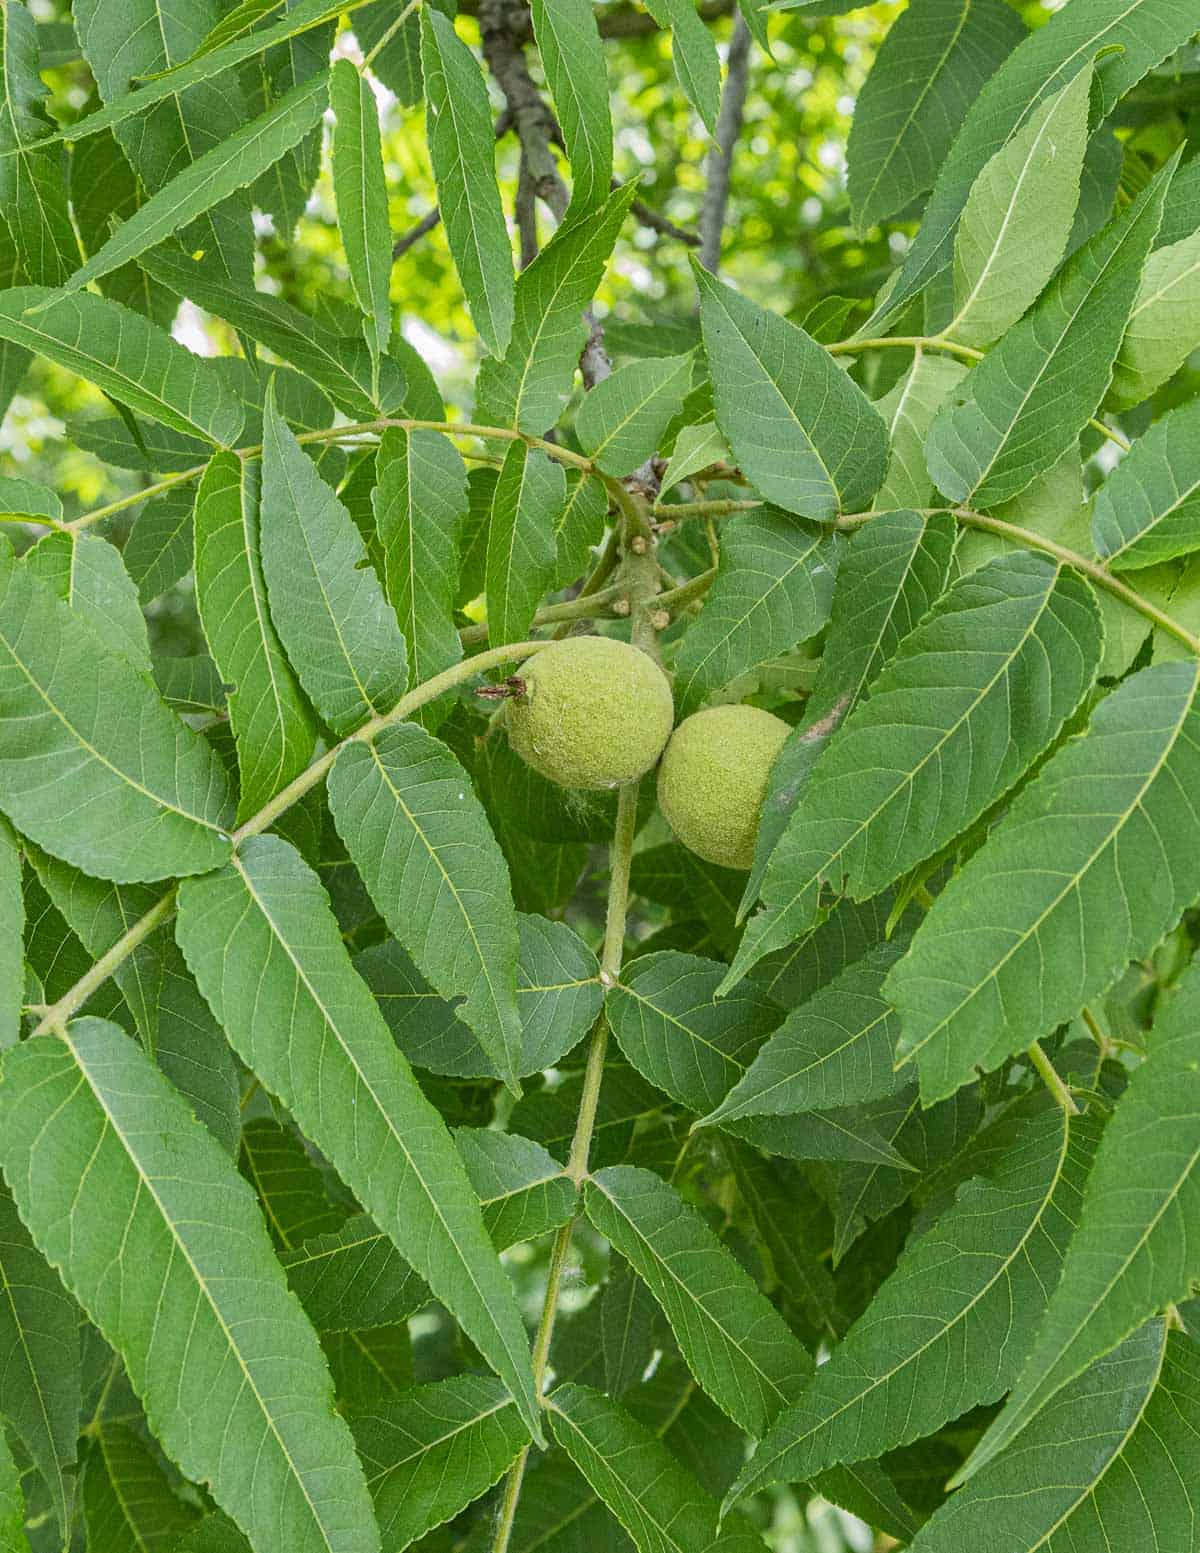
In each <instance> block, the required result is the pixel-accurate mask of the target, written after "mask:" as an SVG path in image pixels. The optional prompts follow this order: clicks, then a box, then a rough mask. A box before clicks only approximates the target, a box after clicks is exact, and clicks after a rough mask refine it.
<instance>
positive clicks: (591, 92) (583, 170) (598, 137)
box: [530, 0, 613, 219]
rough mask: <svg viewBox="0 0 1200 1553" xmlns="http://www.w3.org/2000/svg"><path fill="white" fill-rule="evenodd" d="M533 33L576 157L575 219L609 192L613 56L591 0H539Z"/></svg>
mask: <svg viewBox="0 0 1200 1553" xmlns="http://www.w3.org/2000/svg"><path fill="white" fill-rule="evenodd" d="M530 10H531V14H532V17H533V35H534V38H535V40H536V42H537V48H538V53H539V54H540V55H541V59H542V66H543V68H544V69H545V72H546V80H547V83H548V84H549V87H550V94H551V96H552V97H553V99H554V107H555V110H556V113H557V115H558V122H559V124H560V125H561V126H562V132H563V139H564V141H565V142H566V148H567V157H568V159H569V161H570V163H571V184H572V188H571V212H572V219H574V217H575V216H577V215H585V214H586V213H587V212H588V211H589V210H592V209H593V208H594V207H595V206H597V205H602V204H603V203H604V201H605V200H606V199H607V198H608V192H609V186H610V184H611V183H612V159H613V146H612V140H613V135H612V116H611V114H610V112H609V106H608V61H607V60H606V58H605V54H604V48H603V46H602V44H601V42H600V32H599V29H598V28H597V26H596V19H595V16H594V15H593V12H592V8H591V5H590V4H589V3H588V0H533V4H532V6H531V7H530Z"/></svg>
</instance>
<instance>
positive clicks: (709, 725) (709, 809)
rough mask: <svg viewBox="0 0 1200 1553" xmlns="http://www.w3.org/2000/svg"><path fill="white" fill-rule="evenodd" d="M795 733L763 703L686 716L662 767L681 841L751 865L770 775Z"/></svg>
mask: <svg viewBox="0 0 1200 1553" xmlns="http://www.w3.org/2000/svg"><path fill="white" fill-rule="evenodd" d="M790 732H791V729H790V728H789V727H788V725H787V723H785V722H784V721H783V719H782V718H779V717H773V716H772V715H771V713H770V712H764V711H761V710H760V709H759V708H758V707H756V706H715V707H712V708H711V709H710V710H709V711H707V712H695V713H693V715H692V716H691V717H688V718H685V719H684V721H683V722H681V723H680V725H679V727H678V728H676V730H675V732H674V733H673V734H672V736H671V741H670V743H669V744H668V745H667V749H666V753H665V754H664V755H663V758H662V765H661V766H660V767H659V770H658V807H659V808H660V809H661V810H662V813H663V817H664V819H665V820H666V822H667V824H668V825H669V826H670V827H671V829H672V831H673V832H674V834H675V838H676V840H677V841H680V842H682V843H683V845H684V846H685V847H687V848H688V850H689V851H690V852H695V853H696V855H697V856H698V857H702V858H705V859H706V860H707V861H708V862H710V863H719V864H720V865H721V867H722V868H740V869H746V868H749V867H750V865H751V863H752V862H753V861H754V841H755V837H756V836H757V835H758V817H759V813H760V811H761V809H762V804H763V799H764V797H765V796H766V792H767V780H768V778H769V777H770V775H771V767H772V766H773V765H774V763H775V757H776V756H777V755H778V754H779V751H780V748H781V746H782V744H783V742H784V740H785V739H786V738H787V736H788V734H789V733H790Z"/></svg>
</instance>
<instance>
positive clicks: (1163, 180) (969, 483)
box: [925, 159, 1175, 507]
mask: <svg viewBox="0 0 1200 1553" xmlns="http://www.w3.org/2000/svg"><path fill="white" fill-rule="evenodd" d="M1174 168H1175V160H1174V159H1173V160H1172V161H1171V162H1170V163H1168V165H1167V166H1166V167H1165V168H1164V169H1163V170H1162V172H1161V173H1159V174H1158V176H1157V177H1156V178H1155V179H1154V181H1153V182H1152V183H1151V184H1150V186H1149V188H1147V189H1146V190H1145V191H1144V192H1143V193H1142V194H1141V195H1140V196H1139V198H1138V199H1137V200H1136V201H1135V202H1134V203H1133V204H1132V205H1131V206H1130V207H1129V209H1128V210H1126V211H1123V212H1122V213H1121V214H1120V215H1118V216H1116V217H1115V218H1114V219H1113V220H1112V221H1111V222H1109V224H1108V225H1107V226H1106V227H1104V228H1103V230H1101V231H1099V232H1097V233H1096V235H1095V237H1093V238H1092V239H1091V240H1090V241H1089V242H1087V243H1085V245H1084V246H1083V247H1082V248H1081V249H1080V250H1079V251H1078V253H1075V254H1073V255H1072V256H1071V258H1069V259H1068V260H1067V262H1066V264H1065V265H1064V266H1063V268H1062V270H1061V271H1060V272H1059V274H1058V275H1057V276H1056V277H1055V279H1054V280H1053V281H1052V283H1051V284H1050V286H1049V287H1048V289H1047V290H1046V292H1045V294H1044V295H1043V296H1042V297H1041V299H1040V300H1039V301H1038V303H1037V304H1036V306H1034V307H1033V308H1032V309H1031V310H1030V312H1029V313H1027V314H1026V316H1025V317H1024V318H1023V319H1021V321H1020V322H1019V323H1017V324H1015V325H1014V326H1013V327H1012V328H1011V329H1010V330H1009V331H1008V333H1007V334H1006V335H1005V336H1004V339H1003V340H1002V341H1001V342H1000V344H998V345H997V346H996V347H995V348H994V349H993V350H991V351H989V352H988V354H987V355H986V356H985V357H984V359H983V360H982V361H981V362H980V363H979V364H978V365H977V366H975V367H973V368H972V369H971V371H970V372H969V373H968V374H967V376H966V377H965V378H964V379H963V381H962V383H961V385H960V386H959V388H958V389H957V390H956V391H955V395H954V401H955V402H953V403H951V404H948V405H944V406H943V407H942V409H941V410H940V411H939V412H938V414H937V417H936V418H935V420H934V423H933V426H932V427H931V429H930V432H929V437H928V439H927V440H926V443H925V458H926V462H927V463H928V465H929V473H930V474H931V475H932V476H933V480H934V484H935V485H936V486H937V488H938V489H939V490H940V491H942V492H943V493H944V494H945V495H946V496H948V497H949V498H950V500H951V501H956V502H966V501H969V502H972V503H973V504H974V505H975V506H977V507H994V506H996V505H997V504H998V503H999V502H1003V501H1008V500H1009V499H1010V498H1011V497H1013V496H1016V495H1017V494H1018V493H1019V492H1021V491H1023V490H1024V489H1025V487H1026V486H1027V485H1029V484H1030V483H1031V482H1032V481H1033V480H1035V479H1036V478H1037V476H1038V475H1039V474H1042V473H1043V472H1044V471H1045V470H1047V469H1049V468H1050V467H1051V466H1052V465H1053V464H1056V463H1057V462H1058V460H1059V459H1060V458H1061V457H1062V456H1063V454H1064V453H1065V452H1066V451H1067V450H1068V448H1072V447H1074V445H1075V441H1076V438H1077V437H1078V435H1079V433H1080V432H1081V431H1082V430H1083V428H1084V426H1086V425H1087V423H1088V419H1089V417H1090V416H1092V415H1094V414H1095V412H1096V409H1097V407H1098V405H1099V404H1100V401H1101V399H1102V398H1103V397H1104V391H1105V389H1106V388H1107V387H1108V383H1109V379H1110V377H1111V376H1112V368H1113V362H1114V361H1115V360H1116V356H1117V350H1118V348H1119V346H1120V344H1121V340H1122V337H1123V336H1124V333H1125V325H1126V323H1127V321H1128V319H1129V310H1130V308H1131V307H1132V306H1133V300H1134V297H1135V296H1136V295H1137V288H1138V283H1139V281H1140V279H1141V274H1142V265H1143V264H1144V263H1145V260H1146V255H1147V254H1148V253H1149V252H1150V245H1151V244H1152V243H1153V241H1154V234H1155V233H1156V232H1157V231H1158V224H1159V221H1160V220H1161V219H1162V204H1163V198H1164V196H1165V194H1166V191H1167V187H1168V185H1169V183H1170V180H1171V174H1172V172H1173V171H1174Z"/></svg>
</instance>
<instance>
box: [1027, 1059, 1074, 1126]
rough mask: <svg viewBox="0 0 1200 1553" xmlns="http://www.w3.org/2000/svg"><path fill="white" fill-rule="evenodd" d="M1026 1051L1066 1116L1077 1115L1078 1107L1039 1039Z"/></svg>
mask: <svg viewBox="0 0 1200 1553" xmlns="http://www.w3.org/2000/svg"><path fill="white" fill-rule="evenodd" d="M1026 1051H1027V1052H1028V1054H1029V1060H1030V1061H1031V1062H1032V1063H1033V1065H1034V1067H1035V1068H1036V1069H1037V1071H1038V1073H1039V1074H1040V1075H1041V1077H1042V1082H1043V1083H1044V1084H1045V1086H1046V1088H1047V1089H1048V1090H1049V1091H1050V1093H1051V1094H1052V1095H1053V1096H1054V1098H1055V1099H1056V1100H1057V1101H1058V1103H1059V1105H1061V1106H1062V1108H1063V1110H1064V1111H1065V1112H1066V1113H1067V1115H1068V1116H1078V1115H1079V1107H1078V1106H1077V1105H1076V1104H1075V1100H1074V1097H1073V1096H1072V1094H1071V1091H1070V1090H1069V1089H1068V1088H1067V1086H1066V1084H1065V1083H1064V1082H1063V1081H1062V1079H1061V1078H1060V1077H1059V1076H1058V1071H1057V1069H1056V1068H1055V1066H1054V1064H1053V1063H1052V1062H1051V1061H1050V1059H1049V1057H1047V1056H1046V1053H1045V1051H1044V1050H1043V1048H1042V1043H1041V1042H1040V1041H1034V1042H1033V1043H1032V1045H1030V1046H1028V1047H1026Z"/></svg>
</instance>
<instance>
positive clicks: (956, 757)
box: [729, 550, 1102, 982]
mask: <svg viewBox="0 0 1200 1553" xmlns="http://www.w3.org/2000/svg"><path fill="white" fill-rule="evenodd" d="M1101 645H1102V633H1101V628H1100V616H1099V612H1098V610H1097V608H1096V603H1095V599H1094V597H1093V595H1092V592H1091V589H1090V588H1089V587H1088V585H1087V584H1086V583H1084V582H1083V581H1082V580H1081V579H1080V578H1078V577H1077V576H1075V574H1074V573H1072V572H1069V571H1066V570H1065V569H1063V568H1062V567H1061V566H1059V565H1057V564H1056V563H1055V562H1053V561H1051V560H1049V559H1048V558H1047V557H1045V556H1042V555H1038V554H1035V553H1034V552H1031V551H1024V550H1021V551H1013V552H1011V553H1010V554H1008V555H1005V556H1002V557H1000V558H999V559H997V560H995V561H992V562H990V563H989V564H988V565H987V566H986V567H981V568H980V569H979V570H978V571H976V572H972V573H970V574H969V575H967V576H966V577H963V578H960V579H959V581H958V582H957V583H955V585H954V586H953V587H952V588H951V589H950V590H949V591H948V592H947V593H946V594H945V595H944V596H943V598H942V599H941V601H940V602H939V603H938V605H937V606H936V607H935V609H934V611H933V613H932V614H931V615H929V617H928V618H927V619H926V620H925V621H924V622H923V623H922V624H921V625H920V626H919V627H918V628H917V629H916V630H915V631H914V632H913V633H912V634H911V635H910V636H909V637H908V639H907V640H906V641H905V642H904V644H903V646H902V647H901V649H900V651H899V653H898V654H897V656H896V658H895V659H894V660H893V661H892V663H891V664H890V665H889V666H888V667H887V668H886V669H885V670H884V671H883V673H882V674H881V675H880V676H879V678H878V679H877V680H876V681H875V683H874V685H873V686H872V689H871V694H870V696H869V697H868V698H867V699H866V700H865V701H863V702H861V703H860V704H859V706H858V707H857V708H856V709H855V711H853V712H852V713H851V714H850V716H849V717H848V718H847V720H846V722H845V724H844V725H843V726H842V727H841V729H840V730H839V731H838V733H837V734H836V735H835V736H834V737H833V738H832V739H831V740H830V743H829V745H828V747H827V748H826V750H825V751H824V753H823V754H822V756H821V758H820V759H819V761H818V762H817V764H816V766H815V767H814V769H813V772H812V775H811V777H810V778H809V780H808V783H807V785H806V787H805V788H804V791H803V793H802V795H801V798H800V801H799V803H798V804H797V806H796V809H795V811H794V812H793V814H792V817H791V819H790V821H789V822H788V826H787V829H786V830H785V831H784V832H783V834H782V836H781V837H780V838H779V841H778V843H777V844H776V846H775V850H774V851H773V852H772V854H771V858H770V861H769V863H768V864H767V869H766V873H765V875H764V877H763V886H762V898H763V901H764V903H765V908H766V909H765V911H764V913H763V914H762V916H761V917H760V918H756V919H754V920H753V921H752V923H751V925H750V928H749V930H748V932H747V934H746V937H745V939H744V940H743V944H742V947H741V949H740V950H739V953H738V956H737V959H736V961H735V964H734V968H733V971H732V972H731V973H730V978H729V980H730V981H731V982H732V980H733V979H735V977H736V976H739V975H743V974H744V973H745V971H746V970H747V969H748V968H749V966H750V965H752V964H753V963H754V961H755V960H757V959H759V958H760V957H761V956H762V954H763V953H764V952H765V951H766V950H768V949H774V948H777V947H779V946H781V945H782V944H785V943H790V942H791V941H792V940H793V939H795V938H797V937H799V936H800V934H802V933H804V932H807V931H808V930H809V929H810V928H812V927H814V926H815V925H816V921H817V915H818V911H819V909H820V892H821V889H822V886H825V885H827V886H829V887H831V888H832V889H834V890H835V891H838V892H839V893H841V892H844V893H846V894H849V895H850V896H851V897H852V898H854V899H855V900H865V899H867V898H868V897H870V896H872V895H877V894H878V893H879V891H880V890H882V889H884V888H885V887H886V886H887V885H889V884H891V883H892V882H893V881H894V880H895V879H898V878H899V877H900V875H901V874H903V873H904V872H905V871H906V870H907V869H909V868H911V867H913V866H914V865H915V864H916V863H919V862H920V861H921V860H922V859H923V858H926V857H929V856H930V855H932V854H933V853H935V852H936V851H938V850H939V848H941V847H943V846H945V845H946V844H947V843H948V842H950V841H952V840H953V839H954V837H955V836H957V835H959V834H960V833H961V832H962V831H963V830H964V829H965V828H966V827H967V826H968V825H970V824H971V823H972V821H974V820H976V819H978V818H979V816H980V815H981V814H983V813H984V812H985V810H986V809H987V808H988V807H989V805H991V804H992V803H994V802H995V801H996V800H997V799H998V798H999V797H1000V796H1001V795H1002V794H1003V793H1005V792H1006V791H1007V790H1008V789H1009V788H1010V787H1012V785H1013V783H1014V782H1016V781H1017V779H1018V778H1019V777H1021V776H1022V775H1023V774H1024V773H1025V772H1026V771H1027V770H1028V769H1029V767H1030V766H1031V765H1032V763H1033V762H1034V761H1035V760H1036V759H1037V757H1038V756H1039V755H1040V754H1041V752H1042V751H1043V750H1044V749H1045V748H1046V746H1047V745H1048V744H1049V743H1050V742H1051V741H1052V740H1053V739H1054V738H1055V737H1056V736H1057V735H1058V733H1059V732H1060V731H1061V729H1062V728H1063V726H1064V724H1065V723H1066V720H1067V718H1068V717H1070V716H1071V714H1072V713H1073V712H1074V711H1075V709H1076V708H1077V707H1078V706H1079V704H1080V702H1081V701H1082V700H1083V697H1084V695H1085V694H1086V692H1087V690H1088V688H1089V686H1090V685H1091V683H1092V680H1093V678H1094V676H1095V673H1096V669H1097V665H1098V663H1099V660H1100V649H1101ZM848 773H849V775H848Z"/></svg>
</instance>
